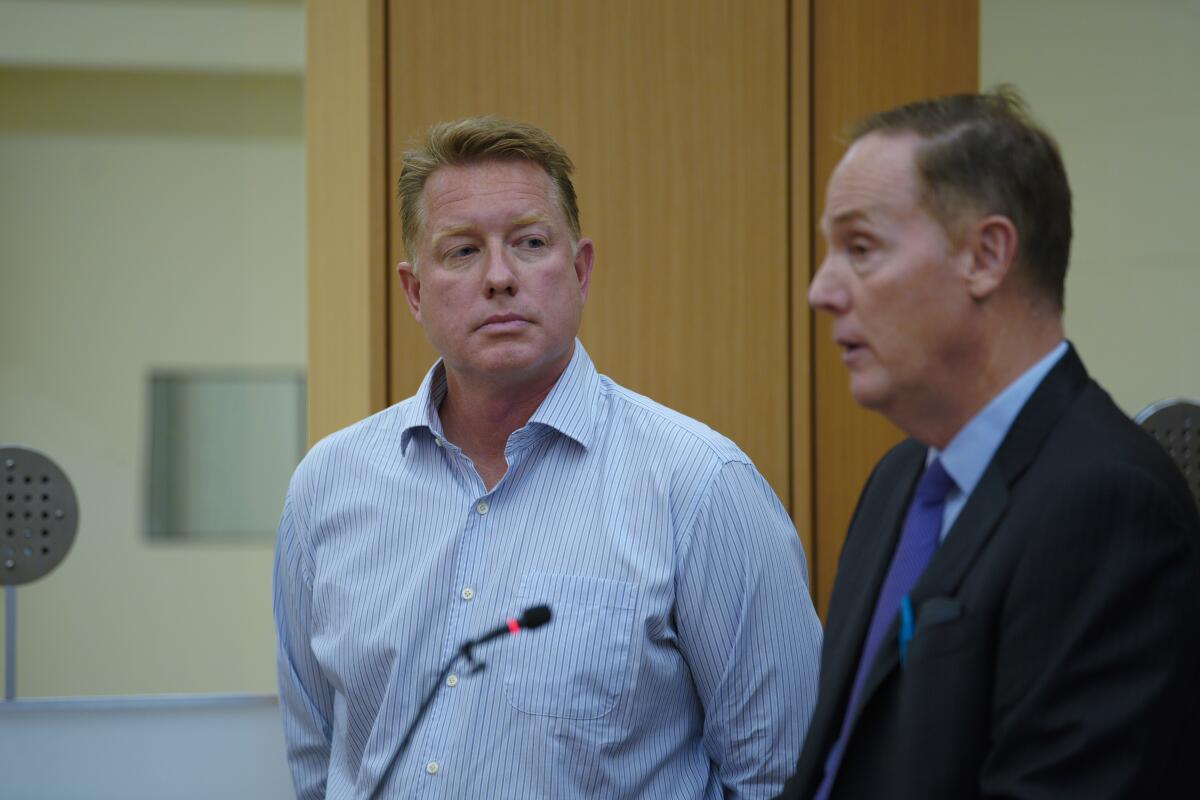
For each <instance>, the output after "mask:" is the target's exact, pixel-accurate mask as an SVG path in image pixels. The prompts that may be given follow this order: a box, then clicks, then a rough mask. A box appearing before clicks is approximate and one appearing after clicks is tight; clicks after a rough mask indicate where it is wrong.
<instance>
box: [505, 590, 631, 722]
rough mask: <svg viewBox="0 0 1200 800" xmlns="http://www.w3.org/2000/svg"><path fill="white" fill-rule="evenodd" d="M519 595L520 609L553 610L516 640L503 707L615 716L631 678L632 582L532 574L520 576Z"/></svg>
mask: <svg viewBox="0 0 1200 800" xmlns="http://www.w3.org/2000/svg"><path fill="white" fill-rule="evenodd" d="M519 595H520V597H521V601H522V603H523V604H525V605H538V604H545V605H548V606H550V609H551V611H552V612H553V614H554V617H553V621H552V622H551V623H550V624H549V625H547V626H546V627H544V628H542V629H541V630H539V631H536V632H533V631H531V632H530V634H529V635H528V636H518V637H516V639H515V640H514V641H513V644H514V645H515V647H514V648H513V661H512V668H511V669H510V670H508V674H507V675H506V676H505V678H504V694H505V697H507V698H508V702H509V703H510V704H511V705H512V706H513V707H514V708H516V709H517V710H518V711H521V712H523V713H526V714H536V715H539V716H547V717H561V718H564V719H595V718H597V717H602V716H604V715H605V714H607V713H608V712H610V711H612V710H613V708H614V707H615V706H616V704H617V700H618V699H619V698H620V696H621V692H623V691H624V689H625V686H626V683H627V682H628V680H629V661H630V652H631V649H632V648H631V637H632V633H633V617H634V607H635V605H636V597H637V587H636V585H635V584H632V583H629V582H627V581H616V580H608V579H605V578H589V577H582V576H577V575H552V574H548V573H543V572H534V573H530V574H528V575H526V576H525V577H524V578H523V579H522V581H521V588H520V591H519Z"/></svg>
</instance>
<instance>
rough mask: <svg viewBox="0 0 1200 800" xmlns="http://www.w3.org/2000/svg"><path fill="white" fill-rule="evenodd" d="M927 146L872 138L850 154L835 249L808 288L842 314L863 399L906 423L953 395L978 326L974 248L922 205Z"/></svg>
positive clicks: (833, 189) (836, 184)
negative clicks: (918, 163) (955, 238)
mask: <svg viewBox="0 0 1200 800" xmlns="http://www.w3.org/2000/svg"><path fill="white" fill-rule="evenodd" d="M919 142H920V140H919V139H918V138H917V137H916V136H915V135H904V136H883V135H880V134H868V135H867V136H865V137H863V138H862V139H860V140H858V141H857V142H855V144H854V145H853V146H852V147H851V148H850V150H849V152H847V153H846V155H845V157H844V158H843V159H842V161H841V163H840V164H839V165H838V167H837V169H836V170H835V171H834V173H833V176H832V177H831V178H830V181H829V188H828V191H827V193H826V199H825V216H824V217H823V218H822V221H821V226H822V229H823V231H824V233H825V237H826V241H827V244H828V248H827V255H826V256H825V260H824V262H823V263H822V264H821V267H820V269H819V270H818V271H817V274H816V275H815V276H814V277H813V281H812V285H811V286H810V287H809V290H808V300H809V304H810V305H811V306H812V307H813V308H815V309H818V310H820V311H825V312H828V313H829V314H831V315H832V316H833V318H834V321H833V337H834V340H835V341H836V342H837V344H838V346H839V347H841V349H842V362H843V363H844V364H845V365H846V368H847V369H848V370H849V371H850V393H851V395H853V397H854V399H855V401H857V402H858V403H859V404H860V405H863V406H865V407H867V408H871V409H874V410H877V411H880V412H881V413H883V414H884V415H885V416H887V417H888V418H889V419H892V420H893V421H894V422H897V424H899V425H900V427H902V428H904V427H905V425H904V421H905V420H908V419H913V418H914V417H913V414H917V415H918V417H917V418H919V417H920V415H922V414H923V413H924V412H926V411H927V410H929V409H936V408H938V407H939V406H940V405H941V404H942V403H944V402H945V398H946V397H950V396H952V394H946V393H948V392H949V393H953V392H954V391H955V388H956V387H955V386H954V385H953V384H954V375H955V374H956V371H955V367H956V366H957V365H959V364H961V362H962V361H963V360H964V358H965V357H966V352H967V351H966V349H965V347H964V346H965V344H966V340H967V339H968V338H969V337H970V331H971V326H970V325H969V324H968V323H969V321H970V319H969V316H968V315H969V313H970V311H971V304H972V300H971V297H970V294H969V292H968V289H967V285H966V282H965V272H966V268H967V267H968V266H969V263H970V261H969V258H970V253H969V252H967V251H965V250H964V249H962V248H960V247H958V246H956V245H955V244H954V243H953V242H951V240H950V238H949V237H948V236H947V234H946V231H945V230H944V228H943V226H942V225H941V223H940V222H939V221H938V220H937V219H936V218H934V217H933V216H932V215H931V214H930V212H929V211H928V209H927V208H926V207H925V205H924V204H923V203H922V202H921V198H920V185H919V178H918V176H917V173H916V168H915V165H914V155H915V152H916V148H917V145H918V144H919Z"/></svg>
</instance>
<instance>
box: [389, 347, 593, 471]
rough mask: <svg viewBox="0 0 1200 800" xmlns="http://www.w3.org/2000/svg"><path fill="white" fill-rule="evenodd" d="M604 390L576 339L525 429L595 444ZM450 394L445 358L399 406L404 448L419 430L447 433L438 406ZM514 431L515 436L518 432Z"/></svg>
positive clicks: (585, 443) (586, 445)
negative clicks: (551, 431)
mask: <svg viewBox="0 0 1200 800" xmlns="http://www.w3.org/2000/svg"><path fill="white" fill-rule="evenodd" d="M599 390H600V375H599V374H598V373H597V372H596V367H595V366H594V365H593V364H592V359H591V358H589V357H588V354H587V351H586V350H584V349H583V344H582V343H581V342H580V341H579V340H578V339H576V340H575V351H574V352H573V353H572V354H571V360H570V362H569V363H568V364H567V368H566V369H564V370H563V373H562V375H560V376H559V377H558V380H557V381H555V382H554V386H553V387H551V389H550V392H549V394H547V395H546V397H545V399H543V400H542V403H541V405H539V406H538V408H537V410H536V411H535V412H534V413H533V416H532V417H530V418H529V422H528V423H526V425H525V427H524V428H522V429H521V431H530V430H531V428H532V427H533V426H539V427H547V428H553V429H554V430H556V431H558V432H559V433H562V434H563V435H564V436H568V437H570V438H571V439H574V440H575V441H577V442H579V443H580V444H581V445H583V446H584V448H588V447H590V446H591V444H592V441H593V437H594V432H595V428H596V416H597V404H598V398H599ZM445 398H446V365H445V362H444V361H443V360H442V359H440V358H439V359H438V360H437V362H436V363H435V364H434V365H433V366H432V367H431V368H430V369H429V372H427V373H425V379H424V380H422V381H421V387H420V388H419V389H418V390H417V393H416V394H415V395H413V397H412V399H411V400H409V401H408V402H405V403H402V404H401V405H400V407H399V411H398V415H399V419H398V421H399V426H400V452H401V454H402V455H403V454H405V453H407V451H408V443H409V442H410V441H411V440H412V437H413V435H414V434H415V433H416V432H417V431H418V430H426V431H428V432H430V433H431V434H432V435H434V436H436V437H438V438H439V439H440V438H443V437H444V434H443V432H442V420H441V417H439V416H438V408H439V407H440V406H441V404H442V400H444V399H445ZM518 433H520V431H518V432H517V433H514V434H513V436H517V434H518Z"/></svg>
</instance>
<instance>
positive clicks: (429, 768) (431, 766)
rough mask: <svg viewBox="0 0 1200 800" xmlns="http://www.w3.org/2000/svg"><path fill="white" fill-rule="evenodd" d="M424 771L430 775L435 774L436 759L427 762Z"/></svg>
mask: <svg viewBox="0 0 1200 800" xmlns="http://www.w3.org/2000/svg"><path fill="white" fill-rule="evenodd" d="M425 771H426V772H428V773H429V774H430V775H437V771H438V763H437V762H436V761H430V762H429V763H428V764H426V765H425Z"/></svg>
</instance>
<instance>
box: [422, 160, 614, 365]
mask: <svg viewBox="0 0 1200 800" xmlns="http://www.w3.org/2000/svg"><path fill="white" fill-rule="evenodd" d="M421 198H422V204H423V208H424V211H425V214H424V224H423V225H422V227H421V235H420V239H419V242H418V245H417V259H418V260H417V266H416V269H415V270H414V268H413V267H412V265H410V264H407V263H402V264H401V265H400V278H401V280H402V282H403V283H404V290H405V294H406V295H407V297H408V302H409V305H410V307H411V308H412V312H413V316H415V317H416V319H417V321H418V322H419V323H421V326H422V327H423V328H424V329H425V334H426V336H428V337H429V341H430V342H431V343H432V344H433V346H434V348H435V349H436V350H437V351H438V352H439V353H440V354H441V355H442V357H443V358H444V359H445V363H446V368H447V370H448V371H449V372H450V373H451V376H452V377H453V378H456V379H462V380H470V381H473V382H476V383H480V382H482V383H485V384H488V385H494V386H515V385H522V384H538V383H549V382H553V380H555V379H556V378H557V377H558V374H559V373H560V372H561V371H562V370H563V369H564V368H565V367H566V364H567V362H568V361H570V358H571V353H572V349H573V346H574V342H575V334H576V333H577V332H578V330H579V321H580V315H581V314H582V311H583V303H584V300H585V299H586V297H587V289H588V278H589V276H590V274H591V269H592V243H591V242H590V241H589V240H587V239H581V240H580V241H579V242H578V243H577V244H576V245H575V246H574V247H573V246H572V242H571V233H570V228H569V226H568V224H567V220H566V217H565V215H564V214H563V212H562V209H561V208H560V207H559V204H558V201H557V198H556V195H555V193H554V191H553V188H552V183H551V181H550V177H549V176H548V175H547V174H546V172H545V170H543V169H542V168H541V167H540V166H538V165H537V164H535V163H533V162H529V161H489V162H484V163H481V164H473V165H469V166H447V167H439V168H438V169H436V170H435V171H434V172H433V174H431V175H430V176H429V178H428V180H427V181H426V183H425V188H424V190H423V191H422V194H421Z"/></svg>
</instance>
